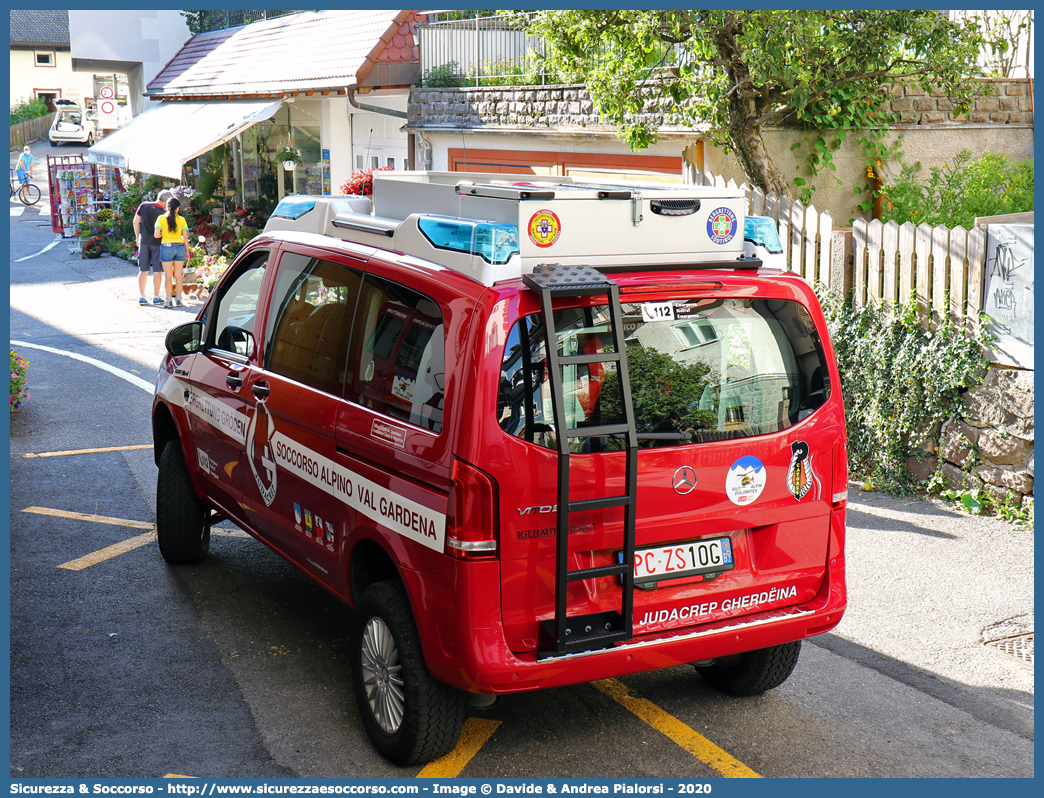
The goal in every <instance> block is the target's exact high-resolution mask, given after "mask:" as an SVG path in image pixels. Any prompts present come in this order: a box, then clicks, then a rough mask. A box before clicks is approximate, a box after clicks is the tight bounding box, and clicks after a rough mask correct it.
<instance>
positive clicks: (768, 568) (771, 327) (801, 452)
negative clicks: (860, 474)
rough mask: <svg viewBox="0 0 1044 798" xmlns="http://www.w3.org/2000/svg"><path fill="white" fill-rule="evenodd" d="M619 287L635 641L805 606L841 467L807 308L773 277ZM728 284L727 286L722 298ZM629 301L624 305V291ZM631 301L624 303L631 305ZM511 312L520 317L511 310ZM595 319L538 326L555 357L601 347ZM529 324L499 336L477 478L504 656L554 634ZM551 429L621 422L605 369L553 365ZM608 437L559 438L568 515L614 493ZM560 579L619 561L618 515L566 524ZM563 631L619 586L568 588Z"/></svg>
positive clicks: (803, 296)
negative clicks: (561, 389) (484, 471)
mask: <svg viewBox="0 0 1044 798" xmlns="http://www.w3.org/2000/svg"><path fill="white" fill-rule="evenodd" d="M621 282H622V283H623V291H622V294H621V304H622V309H623V313H624V324H625V337H626V341H627V347H628V348H627V359H628V373H629V377H630V385H631V398H632V404H633V407H634V413H635V419H636V427H637V431H638V434H639V454H638V485H637V496H636V513H637V527H636V549H637V551H636V554H635V562H634V567H635V581H636V586H637V589H636V590H635V596H634V613H633V622H634V633H635V635H643V634H649V633H653V632H656V633H662V632H663V631H664V630H671V629H676V628H688V627H692V626H693V625H696V624H699V623H705V622H708V621H714V620H719V619H722V618H727V617H733V616H736V615H743V614H747V613H751V612H758V611H762V610H766V609H774V608H782V607H787V606H790V605H793V604H798V603H801V602H804V601H808V600H810V599H811V598H812V597H813V596H814V595H815V594H816V592H817V591H818V589H819V588H820V586H821V584H822V580H823V578H824V573H825V567H826V558H827V541H828V536H829V525H830V512H831V496H832V486H831V484H830V482H831V479H832V475H833V474H834V473H835V469H834V467H833V459H834V457H835V456H838V454H837V453H836V450H837V445H838V443H839V442H840V443H841V446H842V448H841V449H840V450H839V452H840V456H843V435H844V423H843V413H842V410H841V403H840V393H839V391H837V390H836V387H833V386H836V385H837V384H838V381H837V379H838V378H837V374H836V368H835V367H834V366H833V365H832V363H831V359H830V358H828V355H827V352H828V345H827V346H824V340H825V328H824V326H823V325H824V323H823V320H822V314H821V313H820V312H819V310H818V305H817V304H816V302H815V298H814V295H813V294H812V292H811V291H810V290H806V289H804V288H802V286H801V285H799V284H798V283H796V282H794V281H791V280H789V278H785V279H779V280H777V281H773V280H768V279H763V280H759V281H757V282H754V281H752V280H750V278H748V277H745V278H736V279H734V280H729V279H728V278H722V277H720V276H716V277H715V279H714V280H713V281H706V280H703V281H692V282H691V283H690V284H689V285H688V286H686V282H687V281H685V280H684V279H678V278H675V279H674V280H673V284H674V287H668V283H667V281H665V283H664V285H663V286H660V287H659V288H655V289H650V288H648V287H647V285H642V283H640V282H638V281H632V282H631V283H630V284H628V283H627V281H626V280H625V281H621ZM730 283H731V285H730ZM629 287H630V288H631V289H632V290H630V291H629V290H628V288H629ZM634 289H638V290H634ZM521 307H522V312H523V313H524V312H525V310H526V308H525V303H522V305H521ZM605 311H606V309H605V308H604V307H599V306H597V305H595V306H590V305H588V306H586V307H585V306H583V305H581V304H576V305H574V306H573V307H563V308H562V309H560V310H556V312H555V314H554V319H555V330H554V337H553V340H555V341H556V345H557V346H558V347H559V354H560V355H570V354H577V353H581V352H586V353H591V352H593V351H598V350H600V349H604V348H605V347H609V346H611V337H610V336H609V334H608V329H607V313H606V312H605ZM543 341H544V335H543V329H542V318H541V317H540V315H539V314H536V313H533V314H530V315H525V316H523V318H521V319H520V320H519V321H518V323H516V324H515V325H514V326H513V327H512V328H511V330H510V332H509V333H508V340H507V344H506V347H505V357H504V361H503V366H502V370H501V375H500V394H499V406H498V408H497V417H498V419H499V427H500V432H501V437H500V439H499V440H498V442H497V447H498V456H497V457H496V459H495V462H497V463H504V464H510V465H509V467H505V468H503V469H502V470H501V471H500V472H494V473H492V475H493V476H494V478H495V479H497V481H498V484H499V485H500V497H501V519H502V527H501V541H500V551H501V560H502V569H503V596H502V598H503V617H504V623H505V627H506V631H507V635H508V639H509V644H510V645H511V646H512V648H513V649H514V650H516V651H528V650H533V649H534V648H537V647H538V645H539V644H538V636H539V632H538V622H539V621H543V620H548V619H550V618H552V617H553V601H554V594H555V539H556V507H555V497H556V494H557V471H558V454H557V452H556V451H555V450H554V447H555V444H554V436H555V434H556V430H555V429H554V421H553V417H552V413H551V407H550V393H549V386H548V380H547V371H546V369H547V366H546V363H545V360H546V358H545V353H544V343H543ZM564 368H565V370H566V371H565V373H564V374H563V380H564V382H565V384H566V386H567V388H566V391H565V398H566V414H567V417H568V421H567V424H568V425H569V426H571V427H583V426H588V425H589V426H599V425H605V424H611V423H614V422H616V421H619V420H620V417H621V405H620V381H619V379H618V375H617V374H616V373H615V366H613V365H611V364H607V365H605V366H599V367H597V368H588V367H586V366H582V365H575V366H566V367H564ZM623 446H624V444H623V441H622V440H620V439H614V438H583V437H579V438H576V439H574V441H573V443H572V447H571V448H572V451H571V454H570V458H569V459H570V472H569V473H570V476H569V479H570V498H571V499H572V500H573V501H576V500H582V499H595V498H599V497H603V496H608V495H616V494H619V493H622V492H624V490H625V488H624V485H625V480H624V468H625V461H626V455H625V453H624V451H623ZM569 523H570V529H569V534H570V543H569V549H570V551H571V552H572V554H571V555H570V556H571V562H570V563H569V566H568V567H569V569H570V570H576V569H580V568H591V567H598V566H603V565H608V564H611V563H612V562H614V561H616V560H617V558H619V557H620V555H621V549H622V539H623V538H622V536H623V511H622V510H621V509H619V508H612V509H601V510H591V511H587V512H584V513H573V514H571V516H570V519H569ZM568 590H569V594H568V595H569V615H571V616H573V615H590V614H594V613H598V612H604V611H607V610H612V609H617V610H618V609H619V607H620V606H621V602H620V590H621V585H620V580H619V578H617V577H603V578H600V579H597V580H590V581H581V582H574V583H571V584H570V585H569V588H568Z"/></svg>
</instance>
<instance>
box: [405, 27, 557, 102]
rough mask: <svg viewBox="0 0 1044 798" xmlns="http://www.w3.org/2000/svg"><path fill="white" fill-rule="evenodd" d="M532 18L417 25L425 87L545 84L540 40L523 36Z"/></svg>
mask: <svg viewBox="0 0 1044 798" xmlns="http://www.w3.org/2000/svg"><path fill="white" fill-rule="evenodd" d="M530 16H532V15H506V16H491V17H476V18H474V19H459V20H447V21H443V22H431V23H427V24H423V25H418V26H417V36H418V50H419V51H420V70H421V80H422V82H423V83H424V85H425V86H506V85H539V84H543V83H547V82H549V81H548V73H547V69H546V65H545V63H544V60H543V59H544V39H543V37H542V36H532V35H529V34H527V33H526V20H527V19H528V18H529V17H530Z"/></svg>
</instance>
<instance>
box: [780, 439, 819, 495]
mask: <svg viewBox="0 0 1044 798" xmlns="http://www.w3.org/2000/svg"><path fill="white" fill-rule="evenodd" d="M812 457H813V456H812V454H810V452H809V447H808V444H807V443H805V441H794V443H792V444H790V467H789V468H788V469H787V490H789V491H790V492H791V493H792V494H793V496H794V498H795V499H797V500H798V501H801V500H802V499H803V498H805V496H807V495H808V492H809V491H810V490H812V485H813V483H815V485H816V498H817V499H818V498H819V496H820V492H821V487H822V486H821V485H820V482H819V477H818V476H816V472H815V470H814V469H813V468H812Z"/></svg>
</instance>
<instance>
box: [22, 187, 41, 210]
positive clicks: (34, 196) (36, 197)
mask: <svg viewBox="0 0 1044 798" xmlns="http://www.w3.org/2000/svg"><path fill="white" fill-rule="evenodd" d="M18 199H20V200H21V201H22V204H23V205H35V204H36V203H38V202H39V201H40V187H39V186H34V185H33V184H32V183H27V184H26V185H25V186H24V187H23V188H22V189H21V190H19V192H18Z"/></svg>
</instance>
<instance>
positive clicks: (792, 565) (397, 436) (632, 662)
mask: <svg viewBox="0 0 1044 798" xmlns="http://www.w3.org/2000/svg"><path fill="white" fill-rule="evenodd" d="M743 231H744V199H743V196H742V194H741V193H739V192H737V191H729V190H721V189H709V188H697V187H683V186H678V187H664V186H652V185H640V184H629V183H620V182H616V183H612V184H608V183H606V184H601V183H576V182H573V181H571V180H569V179H568V178H558V177H555V178H543V179H542V178H533V177H531V176H526V177H511V176H503V175H474V174H461V173H414V172H405V173H394V172H391V173H386V174H381V175H380V176H379V177H378V178H377V179H376V180H375V187H374V204H373V208H372V210H371V208H370V201H369V199H367V198H346V197H288V198H286V199H284V200H283V201H282V202H281V203H280V205H279V206H278V208H277V209H276V211H275V213H274V214H273V217H272V219H271V220H270V222H269V223H268V226H267V227H266V230H265V232H264V233H263V234H262V235H261V236H259V237H257V238H256V239H254V240H253V241H251V242H250V244H249V245H248V246H247V247H246V248H245V249H244V250H243V252H242V253H241V254H240V255H239V256H238V257H237V259H236V260H235V262H234V263H233V264H232V266H231V267H230V268H229V270H228V272H227V273H226V275H225V276H224V278H223V279H222V281H221V282H220V284H219V285H218V286H217V288H216V289H215V290H214V291H213V293H212V295H211V296H210V297H209V299H208V301H207V303H206V305H205V306H204V307H203V308H202V309H201V311H200V313H199V315H198V318H197V319H196V320H194V321H191V322H189V323H186V324H182V325H180V326H178V327H175V328H174V329H173V330H171V331H170V333H169V335H168V337H167V355H166V358H165V359H164V361H163V364H162V366H161V368H160V372H159V375H158V379H157V383H156V393H155V399H154V406H153V433H154V442H155V457H156V462H157V464H158V466H159V478H158V487H157V531H158V536H159V544H160V550H161V552H162V554H163V557H164V558H165V559H166V560H167V561H168V562H169V563H175V564H184V563H196V562H199V561H200V560H202V559H203V558H204V557H205V556H206V555H207V552H208V549H209V544H210V527H211V525H213V524H215V523H217V522H218V521H219V520H223V519H229V520H231V521H233V522H234V523H236V524H237V525H239V526H241V527H242V528H243V529H244V530H246V531H247V532H248V533H250V534H251V535H252V536H254V537H255V538H257V539H258V540H260V541H261V542H262V543H264V544H266V545H267V546H269V547H270V548H271V549H273V550H274V551H275V552H277V553H278V554H280V555H281V556H283V557H285V558H286V559H287V560H289V561H290V562H291V563H293V564H294V565H296V566H297V567H298V568H299V569H301V570H302V571H303V572H304V573H306V574H308V576H310V577H311V578H312V579H314V580H316V581H317V582H319V583H320V584H321V585H323V586H324V587H325V588H326V589H327V590H329V591H330V592H331V593H333V594H334V595H335V596H337V597H338V598H340V599H341V600H343V601H345V602H346V603H347V604H349V605H350V606H351V607H352V609H353V622H352V626H353V628H352V630H351V641H352V642H351V662H352V679H353V682H354V686H355V693H356V697H357V700H358V704H359V711H360V714H361V716H362V718H363V721H364V723H365V725H366V728H367V731H368V733H369V736H370V738H371V740H372V741H373V743H374V745H375V746H376V747H377V749H378V750H379V751H380V752H381V753H382V754H384V755H385V756H387V757H388V758H389V759H391V760H392V761H394V762H396V763H399V764H410V763H415V762H421V761H427V760H431V759H435V758H437V757H439V756H442V755H444V754H446V753H448V752H449V751H450V750H452V748H453V747H454V745H455V744H456V742H457V739H458V737H459V734H460V729H461V726H462V724H463V721H464V718H465V716H466V712H467V709H468V706H469V704H470V705H475V706H477V705H480V704H481V703H482V702H483V701H488V700H490V699H489V697H491V696H498V695H504V694H509V693H515V692H521V691H527V690H537V689H542V688H546V687H554V686H559V685H566V684H572V683H577V682H585V681H590V680H594V679H601V678H606V677H612V676H620V675H625V674H629V673H635V672H639V671H645V670H651V669H655V668H663V667H669V666H674V665H681V664H692V665H694V666H695V667H696V669H697V670H698V671H699V673H700V674H701V675H702V677H703V678H704V679H705V680H706V681H707V682H708V683H709V684H711V685H713V686H714V687H716V688H719V689H721V690H723V691H725V692H727V693H730V694H733V695H741V696H742V695H749V694H754V693H759V692H762V691H764V690H767V689H771V688H773V687H776V686H777V685H779V684H781V683H782V682H783V681H784V680H785V679H786V678H787V677H788V676H789V675H790V673H791V671H792V670H793V668H794V666H795V664H796V662H797V658H798V653H799V648H800V641H801V640H802V639H803V638H806V637H809V636H811V635H816V634H819V633H822V632H825V631H827V630H829V629H832V628H833V627H834V626H835V625H836V624H837V623H838V622H839V621H840V619H841V616H842V613H843V612H844V609H845V603H846V598H845V582H844V539H845V504H846V498H847V492H846V485H847V461H846V454H845V420H844V414H843V409H842V401H841V393H840V389H839V385H840V383H839V377H838V372H837V367H836V364H835V359H834V355H833V352H832V350H831V345H830V341H829V339H828V336H827V330H826V324H825V322H824V319H823V314H822V312H821V310H820V307H819V304H818V302H817V300H816V296H815V294H814V292H813V291H812V288H811V287H810V286H809V285H808V284H807V283H806V282H805V281H804V280H803V279H801V278H800V277H798V276H797V275H794V274H791V273H787V272H784V271H780V270H778V269H768V268H765V267H764V266H763V264H762V263H761V261H759V260H756V259H752V258H749V257H745V256H744V255H743V238H744V234H743Z"/></svg>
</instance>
